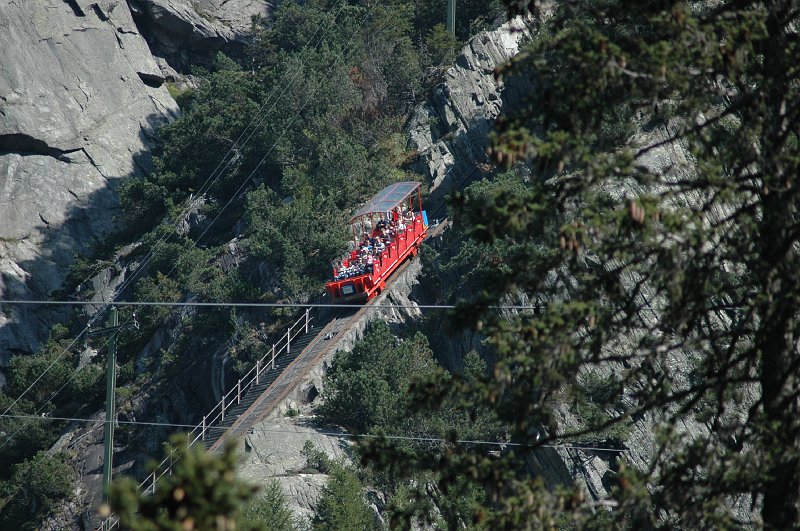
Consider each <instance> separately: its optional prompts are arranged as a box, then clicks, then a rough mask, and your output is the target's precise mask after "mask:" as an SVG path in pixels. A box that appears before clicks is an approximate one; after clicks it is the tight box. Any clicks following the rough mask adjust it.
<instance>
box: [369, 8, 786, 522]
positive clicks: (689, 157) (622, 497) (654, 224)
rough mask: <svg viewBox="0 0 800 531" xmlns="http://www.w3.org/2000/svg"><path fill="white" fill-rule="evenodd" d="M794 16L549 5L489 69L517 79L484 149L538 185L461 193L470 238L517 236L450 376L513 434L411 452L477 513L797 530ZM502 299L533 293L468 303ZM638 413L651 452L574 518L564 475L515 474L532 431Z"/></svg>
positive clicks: (472, 318)
mask: <svg viewBox="0 0 800 531" xmlns="http://www.w3.org/2000/svg"><path fill="white" fill-rule="evenodd" d="M507 4H508V5H509V7H510V9H512V10H514V9H516V10H521V9H522V10H524V9H527V8H529V7H530V8H533V9H534V10H537V9H538V7H539V2H535V1H534V2H528V1H527V0H525V1H521V2H520V1H512V0H507ZM798 17H800V6H799V5H798V3H797V2H796V0H794V1H793V0H784V1H771V2H767V3H761V2H751V1H741V2H734V1H720V2H683V1H671V2H661V1H658V2H656V1H642V2H635V3H632V2H620V1H618V0H591V1H589V0H587V1H577V2H564V3H560V4H558V5H557V8H556V9H555V12H554V14H553V16H552V17H551V18H549V19H548V20H547V21H546V23H545V24H544V26H543V27H542V28H541V31H540V33H539V35H538V36H537V37H536V38H535V39H534V40H533V42H532V43H531V44H530V45H529V46H528V47H527V48H526V49H525V50H524V51H523V52H522V53H521V54H520V55H519V56H518V57H516V58H515V59H514V61H513V62H512V63H511V64H510V65H508V66H507V67H506V68H504V69H503V71H502V72H501V74H502V75H503V76H505V77H507V78H509V79H510V80H512V81H513V82H514V83H515V86H516V87H525V86H527V87H528V88H529V90H528V91H527V98H526V99H525V101H524V104H523V105H521V106H519V107H517V108H516V109H513V110H509V111H508V112H507V114H506V116H504V117H502V118H501V119H500V120H499V122H498V126H497V131H496V134H495V135H494V138H493V146H492V152H491V155H492V156H493V158H494V160H495V161H496V162H497V163H499V164H501V165H505V166H508V167H512V166H515V165H518V164H523V165H528V166H530V168H531V169H532V170H533V175H534V177H533V178H532V179H530V180H529V181H528V182H527V183H526V186H525V187H523V189H521V190H520V189H516V190H510V191H509V190H507V189H502V188H500V189H497V190H495V191H493V192H492V191H491V190H489V193H488V194H483V195H480V196H478V195H477V194H474V193H473V194H467V195H466V196H465V197H460V198H457V201H456V202H457V204H458V205H460V206H461V207H462V208H461V214H462V216H463V217H462V220H463V221H464V222H465V225H466V226H467V227H468V232H469V234H470V235H471V236H472V237H473V238H474V239H475V240H477V241H480V242H484V243H486V244H493V243H495V242H498V241H505V242H509V243H512V244H513V246H512V249H513V252H509V253H508V254H507V255H505V256H504V257H503V261H504V264H505V265H506V267H504V268H499V269H498V270H497V272H496V275H494V276H493V277H491V278H486V281H485V284H484V285H483V289H482V293H481V294H480V295H479V296H478V297H477V299H476V300H471V301H469V303H468V304H463V305H462V306H461V307H460V309H459V312H458V315H459V318H460V319H461V320H462V322H467V323H469V324H471V325H472V326H477V327H478V328H479V329H481V330H482V331H483V332H485V333H486V334H487V335H488V337H489V339H490V341H491V343H492V345H493V347H494V349H495V351H496V353H497V357H498V362H497V364H496V366H495V367H494V370H493V371H492V373H491V377H489V378H486V379H484V380H483V381H481V382H480V383H479V384H477V385H474V384H472V385H465V386H464V387H463V389H462V391H463V393H464V395H465V396H467V397H471V398H472V399H473V400H475V401H478V402H482V403H489V404H492V406H493V408H494V409H495V410H496V411H497V412H498V414H499V415H500V417H501V418H502V419H504V420H505V421H507V422H508V423H509V425H510V426H512V427H513V435H514V438H515V440H516V441H518V442H520V443H525V444H529V445H530V449H528V447H525V446H523V447H520V448H519V449H516V450H514V451H510V450H509V451H506V452H503V453H501V455H500V456H499V457H498V458H492V457H491V456H487V455H485V454H481V453H480V452H478V451H476V450H475V449H472V448H463V447H459V448H457V449H456V450H454V451H453V453H452V455H448V456H447V458H446V459H444V460H441V461H439V462H435V463H433V462H429V463H424V462H423V463H420V462H416V463H411V464H413V465H414V466H422V467H428V468H432V469H436V470H439V471H441V472H442V473H443V476H442V478H443V479H442V483H443V484H447V483H448V482H450V483H451V484H452V483H453V482H454V481H455V478H458V477H460V476H462V475H467V476H468V477H474V478H477V479H479V480H480V481H482V482H483V483H484V485H485V486H486V487H487V489H488V490H489V494H490V495H489V499H491V500H493V503H492V504H491V505H488V504H485V505H484V506H483V507H482V508H481V509H479V510H478V511H476V517H477V518H478V519H480V520H481V521H482V522H483V523H485V524H486V525H487V526H489V527H490V528H494V529H498V528H507V529H520V528H541V527H548V528H552V527H556V525H557V524H558V522H562V523H563V522H565V521H568V522H572V524H571V525H577V526H579V527H582V526H584V525H587V522H589V521H594V522H595V523H598V521H599V520H602V522H604V524H603V525H610V522H609V520H616V521H617V523H618V524H623V523H624V524H625V525H628V526H630V527H632V528H718V527H723V528H730V527H738V526H742V525H748V524H754V525H756V526H759V525H763V526H765V527H766V528H769V529H788V528H792V527H794V526H796V525H797V522H799V521H800V376H798V375H799V374H800V354H799V353H798V348H799V347H800V345H798V340H799V338H800V318H799V317H800V315H798V309H799V308H800V276H798V275H797V271H798V268H799V266H800V251H799V249H800V241H799V240H800V230H799V227H800V225H799V224H798V207H799V206H800V183H798V176H800V83H798V68H800V63H798V61H797V58H798V57H800V39H798V32H797V31H798ZM513 78H515V79H513ZM508 293H510V294H512V295H513V294H518V293H526V294H528V295H531V296H533V297H536V299H537V300H538V301H540V308H539V309H538V311H537V312H536V313H535V314H534V313H533V312H522V313H520V314H517V315H511V316H510V317H509V316H508V315H506V316H504V318H502V319H501V318H500V317H499V316H498V315H497V313H496V312H493V311H491V310H490V309H488V308H486V309H485V310H480V308H485V307H486V305H488V304H489V303H491V302H493V301H496V300H497V299H498V297H500V296H503V295H505V294H508ZM476 307H477V308H478V310H477V311H476V309H475V308H476ZM611 374H615V375H616V378H611V377H610V375H611ZM438 392H440V390H439V389H438V388H437V386H435V385H433V386H429V387H427V388H421V389H420V390H419V393H418V397H417V399H418V403H419V404H428V405H431V404H433V403H434V402H435V401H434V400H431V397H435V396H437V393H438ZM564 397H567V399H568V400H573V399H577V398H575V397H583V398H582V400H584V401H585V402H587V403H590V404H592V405H593V408H588V409H586V408H584V409H583V411H584V417H585V418H584V419H582V420H583V426H582V427H581V428H579V429H568V428H565V427H564V426H562V425H561V424H559V423H558V422H557V421H556V419H555V415H554V412H555V406H556V404H558V403H559V402H560V401H563V400H564ZM578 409H579V410H580V408H578ZM598 411H600V413H602V414H597V412H598ZM633 421H636V422H642V423H644V425H645V426H650V428H651V429H652V430H653V431H654V447H653V449H652V451H651V452H647V451H645V452H643V453H642V454H641V455H639V456H638V457H639V459H640V460H639V462H638V463H637V464H636V467H635V468H634V467H633V466H631V465H630V464H629V463H628V462H627V461H626V459H624V458H623V459H621V460H619V461H618V462H617V461H616V460H614V461H615V464H616V465H617V467H618V473H617V475H616V486H615V487H614V488H613V489H612V491H611V498H612V499H611V500H606V502H607V504H610V505H613V506H616V507H617V509H616V510H614V511H612V512H610V513H606V512H605V511H602V518H600V517H598V516H592V511H590V510H589V509H590V507H589V504H588V503H586V501H585V496H584V494H583V493H582V492H581V491H580V490H579V489H577V488H574V487H571V488H569V489H565V490H559V491H550V490H547V489H545V488H544V487H543V483H542V482H536V481H531V478H530V476H529V469H528V467H527V466H526V463H527V462H528V461H527V459H528V458H529V457H530V452H531V451H534V450H533V448H535V447H536V446H537V445H538V444H543V443H549V442H554V441H563V440H572V441H584V440H597V439H596V437H597V434H599V433H603V432H604V431H605V430H608V429H609V428H613V427H615V426H625V425H626V424H629V423H630V422H633ZM686 426H692V433H691V435H690V436H689V434H687V433H686V432H685V430H686V428H685V427H686ZM623 439H624V437H623ZM612 442H613V441H608V443H609V444H611V443H612ZM620 442H622V441H617V444H619V443H620ZM384 450H385V452H384ZM370 455H371V456H372V457H373V458H374V459H375V460H376V461H381V460H383V461H384V462H386V463H387V466H388V463H389V462H392V461H394V462H395V463H396V460H397V459H402V458H403V456H402V455H396V454H392V452H391V445H381V444H377V445H373V446H372V448H371V454H370ZM612 464H614V463H612Z"/></svg>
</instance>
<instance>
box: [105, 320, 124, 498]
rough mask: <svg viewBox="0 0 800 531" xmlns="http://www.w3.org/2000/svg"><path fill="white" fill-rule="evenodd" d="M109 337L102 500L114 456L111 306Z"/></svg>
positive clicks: (114, 378) (114, 336)
mask: <svg viewBox="0 0 800 531" xmlns="http://www.w3.org/2000/svg"><path fill="white" fill-rule="evenodd" d="M108 328H109V329H111V334H112V335H111V339H109V340H108V366H107V368H106V425H105V441H104V448H103V501H104V502H108V487H109V486H110V485H111V466H112V461H113V457H114V401H115V400H114V391H115V389H116V388H117V331H118V330H119V328H120V326H119V316H118V315H117V309H116V308H111V317H110V318H109V320H108Z"/></svg>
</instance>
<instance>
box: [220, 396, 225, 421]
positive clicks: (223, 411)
mask: <svg viewBox="0 0 800 531" xmlns="http://www.w3.org/2000/svg"><path fill="white" fill-rule="evenodd" d="M221 404H222V418H221V419H220V422H223V421H224V420H225V395H222V402H221Z"/></svg>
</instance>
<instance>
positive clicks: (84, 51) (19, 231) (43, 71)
mask: <svg viewBox="0 0 800 531" xmlns="http://www.w3.org/2000/svg"><path fill="white" fill-rule="evenodd" d="M0 50H1V52H0V206H1V208H0V296H2V298H11V299H23V298H43V297H46V296H47V294H48V293H49V292H51V291H53V290H56V289H59V288H60V287H61V286H62V284H63V281H64V278H65V274H66V272H67V268H68V266H69V264H70V263H71V262H72V260H73V255H74V254H75V253H77V254H82V253H85V252H86V251H87V250H88V249H89V248H90V246H91V245H92V243H94V242H96V241H97V240H98V239H100V238H102V237H103V235H105V234H107V233H108V232H109V231H110V230H111V229H112V227H113V219H114V214H115V211H116V207H117V205H116V198H115V196H114V193H113V188H114V186H115V182H116V181H118V180H119V179H123V178H127V177H131V176H137V175H141V174H142V173H143V172H144V171H146V170H147V168H148V167H149V155H148V150H149V148H150V146H151V145H152V141H153V139H154V138H155V134H156V133H155V131H156V129H157V127H158V126H160V125H161V124H164V123H166V122H167V121H169V120H171V119H172V118H174V117H175V116H176V115H177V113H178V112H179V111H178V108H177V106H176V105H175V102H174V101H173V100H172V99H171V98H170V96H169V94H168V92H167V90H166V88H164V87H162V86H161V84H162V83H163V81H164V79H163V76H162V75H161V71H160V69H159V67H158V65H157V64H156V61H155V60H154V58H153V56H152V55H151V53H150V50H149V49H148V47H147V43H146V42H145V41H144V39H143V38H142V36H141V35H140V34H139V31H138V29H137V27H136V25H135V24H134V21H133V19H132V17H131V12H130V10H129V9H128V5H127V3H126V2H125V1H124V0H99V1H90V0H41V1H37V2H2V3H0ZM45 313H46V312H43V311H42V310H41V309H38V310H36V311H35V312H34V311H33V310H31V309H26V308H22V307H13V308H11V309H4V312H3V313H0V352H4V353H6V354H8V353H9V352H20V351H21V352H29V351H32V350H35V349H36V348H37V345H38V344H39V342H40V341H41V340H42V338H43V337H44V335H45V334H46V332H47V326H48V325H47V323H48V322H52V320H53V318H54V317H57V315H56V314H54V313H51V314H48V315H45Z"/></svg>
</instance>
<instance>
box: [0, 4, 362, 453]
mask: <svg viewBox="0 0 800 531" xmlns="http://www.w3.org/2000/svg"><path fill="white" fill-rule="evenodd" d="M341 1H342V0H337V4H334V8H335V7H336V5H338V3H339V2H341ZM346 6H347V3H346V2H345V3H343V4H342V6H341V7H340V8H339V11H338V12H337V13H336V15H335V16H334V17H333V21H332V22H335V20H336V18H337V17H338V16H339V14H340V13H341V12H342V11H343V10H344V8H345V7H346ZM332 27H333V24H328V26H327V28H326V29H325V32H324V33H323V34H322V36H321V37H320V38H319V40H318V41H317V42H316V43H315V44H314V48H316V47H317V46H318V45H319V44H320V43H321V42H322V40H323V39H324V38H325V36H326V35H327V34H328V32H329V31H330V29H331V28H332ZM320 28H322V24H320V25H319V26H318V27H317V29H316V30H315V31H314V33H313V34H312V36H311V37H310V38H309V40H308V42H307V43H306V45H305V47H304V50H306V49H308V46H309V44H311V41H312V40H313V39H314V37H315V36H316V34H317V32H319V30H320ZM303 66H305V62H304V59H303V60H301V61H300V64H299V66H298V67H297V68H296V70H295V72H294V77H292V79H291V80H290V81H289V83H288V84H287V85H286V87H284V88H283V90H282V91H281V93H280V95H278V97H277V98H276V99H275V101H273V103H272V106H271V107H270V110H269V111H270V112H271V111H272V110H273V109H274V108H275V106H276V105H277V103H278V101H279V100H280V98H281V97H282V96H283V95H284V94H286V92H287V91H288V88H289V85H291V83H292V82H293V81H294V78H295V77H297V75H298V74H299V72H300V71H301V70H302V68H303ZM290 71H291V70H290ZM290 71H287V73H285V74H284V76H283V78H282V79H281V81H279V83H278V84H277V85H276V86H275V87H273V89H272V91H271V92H270V94H269V96H268V97H267V100H266V101H265V102H264V104H262V106H261V107H260V108H259V110H258V113H259V114H260V115H261V118H260V119H259V120H258V123H257V124H256V125H255V127H253V128H252V131H251V132H250V135H249V136H248V137H247V139H246V140H245V142H244V144H242V146H241V147H244V146H245V145H246V144H247V142H249V140H250V138H252V136H253V134H254V133H255V131H256V130H257V129H258V127H260V125H261V123H263V121H264V120H265V119H266V113H264V114H261V111H262V110H263V109H264V107H265V106H266V105H267V104H268V103H269V100H270V98H272V96H273V95H274V94H275V92H276V91H277V90H278V88H279V87H280V85H281V84H282V83H283V81H284V79H286V76H287V75H288V73H289V72H290ZM257 116H258V114H257ZM256 119H257V118H256V117H254V118H253V119H252V120H251V122H250V124H248V126H247V127H245V130H243V131H242V133H241V134H240V135H239V138H238V139H237V141H236V142H237V143H238V142H239V140H241V138H242V137H243V136H244V134H245V133H246V132H247V129H248V128H250V127H251V126H252V125H253V123H254V122H255V121H256ZM241 147H240V148H239V149H241ZM273 147H274V146H273ZM234 149H236V144H234V145H232V146H231V147H230V148H229V150H228V152H227V153H226V154H225V155H224V156H223V158H222V160H221V161H220V162H219V164H218V165H217V168H215V169H214V171H213V172H212V173H211V175H210V176H209V177H208V178H207V179H206V181H205V182H204V183H203V186H206V184H207V183H208V182H209V181H210V180H211V178H212V176H213V175H214V173H215V172H216V171H217V169H218V168H219V167H220V166H221V165H222V163H223V162H224V161H225V158H227V156H228V155H229V154H230V153H231V152H233V150H234ZM270 151H271V150H270ZM232 160H233V159H231V160H229V161H228V164H227V165H226V166H225V168H223V170H222V172H220V173H219V174H218V175H217V176H216V177H215V178H214V180H213V182H211V184H209V185H208V187H207V188H206V190H205V191H207V190H208V189H210V187H211V186H213V185H214V184H215V183H216V182H217V181H218V180H219V178H220V177H221V176H222V174H223V173H224V172H225V171H226V170H227V168H228V167H229V166H230V163H231V161H232ZM261 163H263V159H262V162H261ZM261 163H259V165H260V164H261ZM250 176H252V174H251V175H250ZM250 176H248V178H247V179H246V180H245V182H246V181H247V180H249V178H250ZM201 190H202V187H201ZM203 193H205V192H203ZM201 195H202V194H201ZM190 206H191V204H190V205H189V206H187V207H186V208H185V209H184V210H183V211H182V212H181V213H180V214H179V215H178V216H177V218H176V222H177V221H179V220H180V218H181V217H183V216H184V215H185V213H186V212H188V209H189V208H190ZM226 207H227V205H226ZM223 210H224V208H223ZM221 213H222V211H220V214H221ZM220 214H218V215H217V217H215V218H214V221H216V220H217V219H218V218H219V215H220ZM214 221H212V222H211V223H210V224H209V225H208V227H206V231H204V232H203V234H205V232H207V231H208V229H210V228H211V226H212V225H213V223H214ZM176 228H177V225H176ZM172 234H173V233H172V232H170V233H168V234H166V235H165V236H163V237H162V238H161V239H159V241H158V242H157V243H156V245H155V247H154V248H153V249H151V250H150V251H149V252H148V254H147V255H146V257H145V260H144V261H143V263H142V264H141V266H140V267H139V268H138V270H137V271H136V272H134V273H133V274H132V275H131V276H130V277H128V278H127V279H126V280H125V281H124V282H123V283H122V284H121V286H120V287H119V288H118V290H119V292H122V291H123V290H124V289H126V288H127V287H128V286H130V284H131V283H132V282H133V281H134V280H135V279H136V277H137V276H138V275H139V274H140V273H141V272H142V271H143V270H144V266H145V265H146V264H147V262H148V261H149V260H150V258H152V256H153V254H154V253H155V252H156V251H157V250H158V248H160V246H161V245H163V243H164V241H166V239H167V238H169V237H170V236H172ZM174 269H175V267H174V266H173V268H172V270H171V271H170V273H171V272H172V271H174ZM167 276H169V275H167ZM90 278H91V277H90ZM87 280H88V279H87ZM87 280H84V282H86V281H87ZM162 282H163V281H162ZM160 285H161V283H159V285H158V286H156V288H158V287H159V286H160ZM113 304H114V301H113V300H112V301H109V302H106V303H95V304H94V305H97V306H101V308H100V309H99V310H98V311H97V312H95V314H94V315H93V316H92V317H90V318H89V321H88V323H87V324H86V326H85V327H84V328H83V329H82V330H81V331H80V332H79V333H78V335H77V336H75V338H74V339H73V340H72V341H71V342H70V344H69V345H68V346H67V347H66V348H65V349H64V350H63V351H62V352H61V353H60V354H59V355H58V356H56V358H55V359H54V360H53V361H52V362H51V363H50V365H49V366H48V367H46V368H45V370H44V371H43V372H42V373H41V374H40V375H39V376H38V377H37V378H36V379H35V380H34V381H33V382H32V383H31V384H30V385H29V386H28V388H27V389H25V391H23V392H22V394H20V395H19V396H18V397H17V398H16V399H15V400H14V401H13V402H12V403H11V405H9V406H8V407H7V408H6V409H5V411H4V412H3V414H5V413H8V412H9V411H10V410H11V408H13V407H14V406H15V405H17V404H18V403H19V401H20V400H21V399H22V398H23V397H24V396H25V395H26V394H27V393H28V392H30V390H31V389H32V388H33V387H34V386H35V385H36V384H37V383H38V382H39V380H41V378H42V377H44V376H45V375H46V374H47V373H48V372H49V371H50V369H52V368H53V367H54V366H55V364H56V363H58V361H60V360H61V358H62V357H63V356H64V355H65V354H66V353H67V352H68V351H69V350H70V349H71V348H72V347H73V346H75V344H76V343H77V342H78V341H79V340H80V338H81V337H82V336H83V335H84V334H86V332H88V331H89V329H90V328H91V327H92V325H93V324H94V323H95V321H96V320H97V319H98V318H99V316H100V315H101V314H102V313H103V312H104V311H105V310H106V309H107V308H108V307H109V306H110V305H113ZM129 322H130V320H128V321H126V323H123V324H127V323H129ZM23 427H24V425H23ZM20 429H21V428H20ZM18 432H19V431H17V433H18ZM12 437H13V436H12ZM6 442H7V441H6ZM3 446H5V443H4V444H3V445H2V446H0V448H2V447H3Z"/></svg>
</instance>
